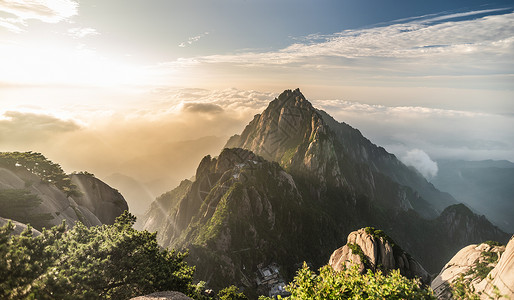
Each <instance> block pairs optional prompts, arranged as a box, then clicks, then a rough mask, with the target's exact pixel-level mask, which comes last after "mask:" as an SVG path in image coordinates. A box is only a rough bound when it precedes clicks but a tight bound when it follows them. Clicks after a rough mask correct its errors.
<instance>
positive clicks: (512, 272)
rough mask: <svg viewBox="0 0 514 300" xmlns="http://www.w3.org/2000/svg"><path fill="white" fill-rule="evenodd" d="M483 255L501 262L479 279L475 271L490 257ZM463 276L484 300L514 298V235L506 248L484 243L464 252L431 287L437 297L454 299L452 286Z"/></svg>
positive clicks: (456, 255)
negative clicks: (496, 258)
mask: <svg viewBox="0 0 514 300" xmlns="http://www.w3.org/2000/svg"><path fill="white" fill-rule="evenodd" d="M484 253H488V254H489V255H494V256H496V255H497V256H498V257H499V260H498V261H496V262H493V263H489V264H487V266H489V267H492V266H494V268H492V270H491V271H490V272H489V273H488V274H487V275H486V276H485V277H484V278H480V277H478V276H477V275H476V273H474V272H473V268H476V266H477V264H478V263H484V262H485V261H486V258H487V256H485V255H484ZM461 275H463V276H464V279H465V280H466V282H467V284H468V285H469V286H470V287H471V288H472V289H474V291H475V293H476V294H478V295H479V296H480V298H481V299H491V297H492V299H513V298H514V236H513V237H512V238H511V239H510V241H509V243H508V244H507V246H506V247H505V246H493V245H489V244H486V243H482V244H479V245H469V246H467V247H464V248H463V249H461V250H460V251H459V252H458V253H457V254H455V256H454V257H453V258H452V259H451V260H450V261H449V262H448V263H447V264H446V265H445V266H444V268H443V269H442V270H441V272H440V273H439V275H437V277H436V278H434V280H433V281H432V284H431V287H432V289H433V290H434V292H435V294H436V296H437V298H438V299H452V296H451V293H452V290H451V287H450V285H451V283H453V282H455V281H456V280H457V279H458V278H460V277H461Z"/></svg>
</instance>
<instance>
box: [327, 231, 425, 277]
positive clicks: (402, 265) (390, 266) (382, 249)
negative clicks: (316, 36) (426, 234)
mask: <svg viewBox="0 0 514 300" xmlns="http://www.w3.org/2000/svg"><path fill="white" fill-rule="evenodd" d="M356 247H359V248H360V249H361V251H357V252H356V251H354V250H352V248H354V249H355V248H356ZM359 252H360V253H359ZM329 265H330V266H332V268H334V270H336V271H341V270H343V269H344V268H349V267H351V266H353V265H358V266H359V270H360V271H361V272H365V270H366V269H371V270H372V271H377V270H382V271H383V272H386V273H387V272H389V271H391V270H394V269H398V270H400V273H401V274H402V275H404V276H406V277H408V278H414V277H418V278H419V279H420V280H421V282H423V283H424V284H429V283H430V275H429V274H428V272H427V271H425V269H424V268H423V267H422V266H421V265H420V264H419V263H418V262H417V261H416V260H414V259H413V258H412V257H411V256H410V255H409V254H408V253H406V252H405V251H403V250H402V249H401V248H400V247H399V246H398V245H395V244H394V242H393V241H392V240H391V239H390V238H389V237H387V235H385V234H383V233H382V232H381V231H376V230H374V229H373V228H371V227H367V228H366V229H364V228H361V229H359V230H357V231H354V232H352V233H350V234H349V235H348V240H347V244H346V245H344V246H343V247H341V248H339V249H337V250H336V251H334V253H332V255H331V256H330V260H329Z"/></svg>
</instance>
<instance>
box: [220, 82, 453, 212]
mask: <svg viewBox="0 0 514 300" xmlns="http://www.w3.org/2000/svg"><path fill="white" fill-rule="evenodd" d="M226 147H239V148H244V149H249V150H251V151H253V152H255V153H256V154H258V155H261V156H263V157H264V158H265V159H268V160H272V161H276V162H278V163H280V165H281V166H283V167H284V168H285V169H286V170H287V171H288V172H291V174H293V175H299V176H302V177H308V178H309V180H310V181H312V182H313V184H312V186H313V188H314V189H315V190H317V193H318V195H316V196H317V197H320V196H321V194H322V193H324V192H326V191H327V190H328V189H330V188H331V187H334V188H336V189H337V188H341V187H344V188H347V189H349V190H350V191H351V192H352V193H353V194H354V198H357V196H358V195H360V194H365V195H366V196H368V197H369V198H371V199H372V201H378V202H382V203H383V204H388V205H390V206H392V207H397V208H398V209H401V210H406V209H410V208H413V209H414V210H416V211H417V212H418V213H420V214H421V215H423V216H425V217H435V216H437V215H438V213H439V212H441V211H442V210H443V209H444V208H445V207H446V206H448V205H450V204H454V203H456V201H455V199H453V198H452V197H451V196H450V195H449V194H447V193H442V192H440V191H438V190H437V189H435V188H434V187H433V186H432V185H431V184H430V183H429V182H427V181H426V179H425V178H424V177H423V176H422V175H420V174H419V173H417V172H416V171H414V170H412V169H410V168H408V167H407V166H405V165H404V164H403V163H401V162H400V161H399V160H398V159H396V157H395V156H394V155H392V154H390V153H387V151H385V150H384V149H383V148H381V147H378V146H376V145H374V144H373V143H371V142H370V141H369V140H368V139H366V138H365V137H363V136H362V134H361V133H360V132H359V131H358V130H356V129H354V128H352V127H351V126H349V125H347V124H345V123H339V122H337V121H335V120H334V119H333V118H332V117H330V116H329V115H328V114H327V113H325V112H323V111H319V110H316V109H315V108H314V107H313V106H312V105H311V103H310V102H309V101H307V100H306V99H305V97H304V96H303V94H302V93H301V92H300V91H299V90H298V89H297V90H294V91H291V90H286V91H284V92H283V93H282V94H281V95H280V96H279V97H278V98H276V99H275V100H273V101H272V102H271V103H270V104H269V106H268V107H267V108H266V110H264V111H263V112H262V113H261V114H260V115H256V116H255V117H254V119H253V120H252V121H251V122H250V123H249V124H248V126H246V128H245V129H244V131H243V132H242V134H241V135H240V136H237V135H236V136H233V137H231V138H230V140H229V141H228V142H227V145H226Z"/></svg>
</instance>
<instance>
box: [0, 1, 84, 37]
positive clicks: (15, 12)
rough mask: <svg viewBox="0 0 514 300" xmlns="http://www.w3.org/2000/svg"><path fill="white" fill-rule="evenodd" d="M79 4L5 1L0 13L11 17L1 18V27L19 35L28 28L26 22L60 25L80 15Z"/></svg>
mask: <svg viewBox="0 0 514 300" xmlns="http://www.w3.org/2000/svg"><path fill="white" fill-rule="evenodd" d="M78 6H79V4H78V2H77V1H74V0H3V1H0V12H4V13H7V14H9V15H11V17H10V18H0V26H1V27H4V28H7V29H8V30H10V31H12V32H15V33H19V32H22V31H23V29H22V28H21V27H20V25H23V26H27V24H26V20H30V19H33V20H39V21H42V22H46V23H58V22H61V21H64V20H67V19H69V18H71V17H73V16H75V15H77V13H78Z"/></svg>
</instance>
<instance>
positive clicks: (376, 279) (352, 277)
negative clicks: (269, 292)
mask: <svg viewBox="0 0 514 300" xmlns="http://www.w3.org/2000/svg"><path fill="white" fill-rule="evenodd" d="M287 290H288V291H289V292H290V293H291V296H290V297H289V299H291V300H295V299H298V300H300V299H302V300H303V299H319V300H321V299H435V297H434V295H433V292H432V290H430V289H425V288H424V287H423V286H422V285H421V284H420V282H419V281H418V280H415V279H407V278H406V277H403V276H402V275H400V272H399V271H397V270H394V271H392V272H391V273H390V274H388V275H384V274H382V272H380V271H378V272H376V273H373V272H371V271H370V270H368V272H367V273H366V274H360V273H359V270H358V268H357V266H354V267H352V268H350V269H345V270H343V271H341V272H337V271H334V269H332V267H330V266H329V265H327V266H324V267H322V268H321V269H320V271H319V275H318V274H316V273H315V272H313V271H311V270H310V269H309V267H307V265H306V264H304V266H303V268H302V269H300V270H299V271H298V273H297V275H296V277H295V278H294V280H293V282H292V283H291V284H290V285H288V286H287Z"/></svg>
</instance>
